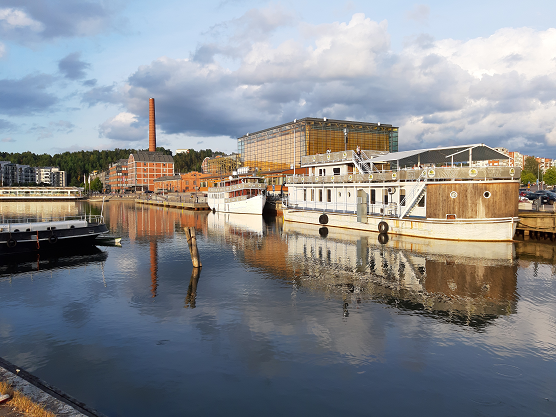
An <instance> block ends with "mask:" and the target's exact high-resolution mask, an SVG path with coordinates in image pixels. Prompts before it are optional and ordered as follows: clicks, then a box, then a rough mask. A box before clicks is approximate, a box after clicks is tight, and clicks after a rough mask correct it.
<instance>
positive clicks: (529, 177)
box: [521, 171, 537, 185]
mask: <svg viewBox="0 0 556 417" xmlns="http://www.w3.org/2000/svg"><path fill="white" fill-rule="evenodd" d="M536 181H537V176H536V175H535V174H533V173H532V172H526V171H521V183H522V184H525V185H527V184H528V183H534V182H536Z"/></svg>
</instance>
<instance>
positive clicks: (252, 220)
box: [207, 212, 264, 236]
mask: <svg viewBox="0 0 556 417" xmlns="http://www.w3.org/2000/svg"><path fill="white" fill-rule="evenodd" d="M207 223H208V228H209V230H210V229H212V230H222V231H226V232H231V233H237V232H240V233H245V232H248V233H253V234H257V235H261V236H262V234H263V230H264V220H263V217H262V216H260V217H259V216H250V215H248V214H238V213H218V212H216V213H212V214H209V216H208V222H207Z"/></svg>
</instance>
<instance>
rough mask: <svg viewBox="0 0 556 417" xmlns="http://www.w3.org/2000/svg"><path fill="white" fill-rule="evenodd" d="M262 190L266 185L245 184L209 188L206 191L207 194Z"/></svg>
mask: <svg viewBox="0 0 556 417" xmlns="http://www.w3.org/2000/svg"><path fill="white" fill-rule="evenodd" d="M263 188H266V184H262V183H252V182H245V183H241V184H234V185H229V186H227V187H210V188H209V189H208V192H209V193H222V192H229V191H237V190H254V189H263Z"/></svg>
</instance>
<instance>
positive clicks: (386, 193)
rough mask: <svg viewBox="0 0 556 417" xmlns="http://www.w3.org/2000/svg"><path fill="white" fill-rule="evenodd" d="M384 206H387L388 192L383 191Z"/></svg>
mask: <svg viewBox="0 0 556 417" xmlns="http://www.w3.org/2000/svg"><path fill="white" fill-rule="evenodd" d="M383 202H384V204H388V190H384V200H383Z"/></svg>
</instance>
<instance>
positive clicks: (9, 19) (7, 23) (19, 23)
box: [0, 8, 44, 32]
mask: <svg viewBox="0 0 556 417" xmlns="http://www.w3.org/2000/svg"><path fill="white" fill-rule="evenodd" d="M0 25H1V26H3V28H4V30H13V29H20V28H26V29H29V30H31V31H33V32H40V31H41V30H43V29H44V25H43V24H42V23H41V22H38V21H36V20H34V19H32V18H31V17H29V16H28V15H27V14H26V13H25V12H24V11H23V10H17V9H12V8H6V9H0Z"/></svg>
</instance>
